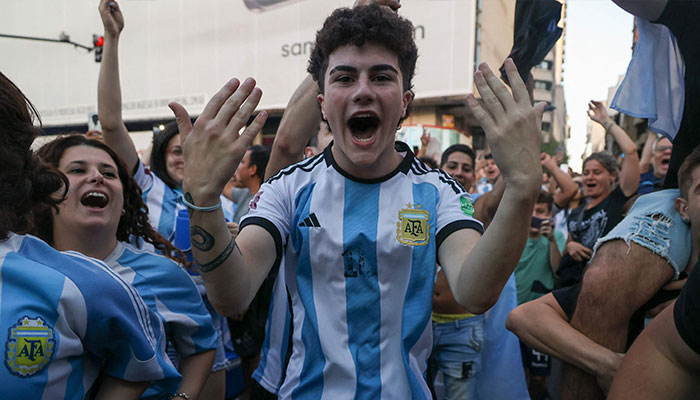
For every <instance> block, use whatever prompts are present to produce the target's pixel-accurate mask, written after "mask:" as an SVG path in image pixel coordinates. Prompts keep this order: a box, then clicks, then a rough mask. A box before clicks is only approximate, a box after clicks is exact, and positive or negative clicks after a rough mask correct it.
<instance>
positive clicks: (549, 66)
mask: <svg viewBox="0 0 700 400" xmlns="http://www.w3.org/2000/svg"><path fill="white" fill-rule="evenodd" d="M552 65H554V64H553V63H552V62H551V61H547V60H543V61H542V62H541V63H539V64H537V65H536V67H537V68H542V69H546V70H551V69H552Z"/></svg>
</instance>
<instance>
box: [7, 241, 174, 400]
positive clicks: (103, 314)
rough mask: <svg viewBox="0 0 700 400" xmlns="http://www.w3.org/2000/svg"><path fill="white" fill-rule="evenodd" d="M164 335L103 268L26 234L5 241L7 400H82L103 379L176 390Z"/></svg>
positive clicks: (124, 286) (136, 300)
mask: <svg viewBox="0 0 700 400" xmlns="http://www.w3.org/2000/svg"><path fill="white" fill-rule="evenodd" d="M162 336H163V327H162V324H161V323H160V320H159V319H158V318H157V317H156V316H155V315H154V314H153V313H151V312H149V310H148V307H147V306H146V304H144V302H143V300H142V299H141V297H139V295H138V293H137V291H136V289H134V288H133V287H132V286H131V285H129V284H127V283H126V282H124V281H123V280H122V279H120V278H119V277H118V276H117V274H115V273H114V272H113V271H112V270H111V269H110V268H109V267H107V266H106V265H105V264H103V263H102V262H100V261H96V260H94V259H91V258H88V257H85V256H82V255H79V254H78V253H73V252H67V253H60V252H58V251H56V250H54V249H53V248H52V247H50V246H49V245H47V244H46V243H44V242H43V241H41V240H39V239H37V238H35V237H33V236H29V235H26V236H23V235H11V236H10V238H9V239H8V240H6V241H4V242H0V347H1V348H2V349H3V351H4V359H3V367H2V368H0V386H2V397H3V398H8V399H15V398H27V399H58V398H60V399H82V398H84V397H85V396H86V394H87V393H88V391H89V390H90V388H91V386H92V384H93V383H94V381H95V379H96V378H97V375H98V374H99V373H100V372H103V373H105V374H107V375H110V376H113V377H116V378H120V379H124V380H127V381H149V380H160V381H161V383H162V384H163V385H164V386H165V387H168V388H171V389H173V390H174V389H177V383H178V382H179V379H180V375H179V374H178V373H177V371H176V370H175V368H174V367H173V366H172V364H170V362H169V361H168V359H167V356H166V355H165V353H164V351H163V350H164V349H162V348H161V347H159V343H160V341H161V339H162Z"/></svg>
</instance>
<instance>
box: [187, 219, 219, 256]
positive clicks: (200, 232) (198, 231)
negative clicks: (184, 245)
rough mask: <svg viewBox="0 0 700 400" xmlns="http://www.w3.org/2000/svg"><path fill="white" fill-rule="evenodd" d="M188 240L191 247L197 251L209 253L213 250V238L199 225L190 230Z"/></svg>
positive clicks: (214, 241)
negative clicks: (190, 242)
mask: <svg viewBox="0 0 700 400" xmlns="http://www.w3.org/2000/svg"><path fill="white" fill-rule="evenodd" d="M190 240H191V241H192V246H194V248H195V249H197V250H199V251H209V250H211V249H212V248H214V243H216V240H215V239H214V236H212V234H211V233H209V232H207V231H206V230H204V228H202V227H201V226H199V225H194V226H193V227H192V228H191V229H190Z"/></svg>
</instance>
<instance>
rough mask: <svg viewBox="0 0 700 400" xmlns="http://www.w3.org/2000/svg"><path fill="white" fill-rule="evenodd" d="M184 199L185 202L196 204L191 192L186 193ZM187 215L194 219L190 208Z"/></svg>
mask: <svg viewBox="0 0 700 400" xmlns="http://www.w3.org/2000/svg"><path fill="white" fill-rule="evenodd" d="M184 197H185V200H187V201H188V202H190V204H194V199H193V198H192V195H191V194H190V192H187V193H185V196H184ZM187 215H189V216H190V218H192V210H190V208H189V207H187Z"/></svg>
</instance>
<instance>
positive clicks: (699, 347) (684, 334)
mask: <svg viewBox="0 0 700 400" xmlns="http://www.w3.org/2000/svg"><path fill="white" fill-rule="evenodd" d="M698 316H700V267H698V265H697V264H696V265H695V268H693V272H691V273H690V276H689V277H688V282H686V284H685V286H683V290H681V294H680V296H678V300H676V304H675V305H674V307H673V321H674V322H675V324H676V330H678V334H679V335H680V337H681V338H683V341H684V342H685V343H686V344H687V345H688V347H690V348H691V349H693V351H695V352H696V353H698V354H700V318H698Z"/></svg>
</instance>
